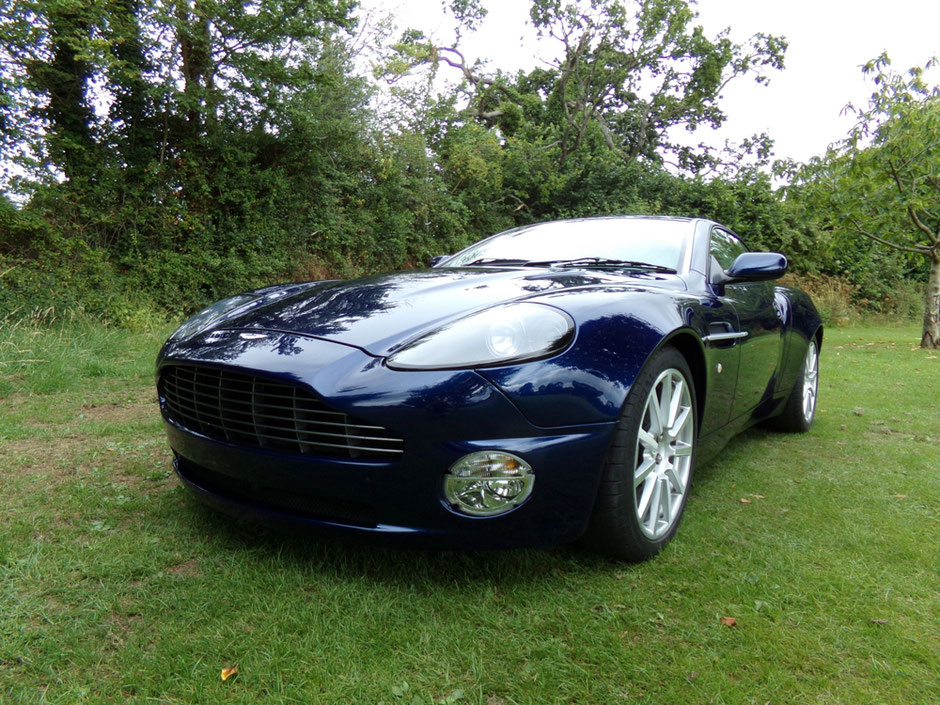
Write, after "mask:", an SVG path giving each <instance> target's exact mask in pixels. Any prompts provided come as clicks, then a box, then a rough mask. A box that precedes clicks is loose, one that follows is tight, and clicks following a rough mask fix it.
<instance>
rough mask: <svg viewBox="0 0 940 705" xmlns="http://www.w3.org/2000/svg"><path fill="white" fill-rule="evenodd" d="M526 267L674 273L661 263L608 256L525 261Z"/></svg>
mask: <svg viewBox="0 0 940 705" xmlns="http://www.w3.org/2000/svg"><path fill="white" fill-rule="evenodd" d="M525 266H526V267H610V268H612V269H645V270H648V271H651V272H662V273H663V274H675V273H676V270H675V269H673V268H672V267H664V266H663V265H661V264H651V263H649V262H638V261H636V260H629V259H610V258H608V257H578V258H577V259H556V260H542V261H532V262H526V263H525Z"/></svg>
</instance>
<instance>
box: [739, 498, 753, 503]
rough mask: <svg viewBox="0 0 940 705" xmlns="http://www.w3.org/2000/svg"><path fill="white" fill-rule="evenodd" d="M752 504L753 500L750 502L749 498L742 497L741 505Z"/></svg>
mask: <svg viewBox="0 0 940 705" xmlns="http://www.w3.org/2000/svg"><path fill="white" fill-rule="evenodd" d="M750 503H751V500H749V499H748V498H747V497H741V504H750Z"/></svg>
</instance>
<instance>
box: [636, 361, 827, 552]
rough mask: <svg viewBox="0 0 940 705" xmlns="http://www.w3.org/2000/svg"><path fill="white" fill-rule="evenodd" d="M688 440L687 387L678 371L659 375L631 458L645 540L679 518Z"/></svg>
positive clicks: (691, 418)
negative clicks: (634, 459)
mask: <svg viewBox="0 0 940 705" xmlns="http://www.w3.org/2000/svg"><path fill="white" fill-rule="evenodd" d="M814 379H815V377H814ZM694 440H695V412H694V410H693V408H692V394H691V392H690V391H689V383H688V381H687V380H686V378H685V376H684V375H683V374H682V373H681V372H680V371H679V370H677V369H675V368H672V367H671V368H669V369H666V370H663V372H662V373H661V374H660V375H659V377H657V378H656V382H655V383H654V384H653V387H652V388H651V389H650V393H649V395H648V396H647V398H646V404H645V405H644V407H643V416H642V420H641V422H640V429H639V431H638V432H637V440H636V453H635V455H634V457H635V458H636V466H635V468H634V471H633V486H634V495H635V501H634V511H635V512H636V517H637V520H638V523H639V525H640V530H641V531H642V532H643V534H644V535H645V536H646V537H647V538H650V539H653V540H656V539H659V538H660V537H662V536H664V535H665V534H666V533H668V532H669V530H670V529H671V528H672V526H673V525H674V524H675V523H676V521H678V519H679V514H680V512H681V510H682V502H683V499H684V498H685V494H686V492H687V491H688V486H689V478H690V475H691V470H692V445H693V442H694Z"/></svg>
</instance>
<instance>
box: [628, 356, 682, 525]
mask: <svg viewBox="0 0 940 705" xmlns="http://www.w3.org/2000/svg"><path fill="white" fill-rule="evenodd" d="M694 419H695V414H694V412H693V410H692V393H691V392H690V390H689V383H688V381H687V380H686V378H685V376H684V375H683V374H682V372H680V371H679V370H677V369H675V368H672V367H671V368H669V369H667V370H663V372H661V373H660V375H659V377H658V378H657V379H656V381H655V382H654V383H653V388H652V389H651V390H650V392H649V394H648V395H647V397H646V408H645V409H644V410H643V420H642V421H641V422H640V429H639V431H638V432H637V439H636V469H635V470H634V471H633V484H634V490H635V493H634V495H635V500H634V509H635V510H636V518H637V521H639V523H640V530H641V531H642V532H643V533H644V534H645V535H646V537H647V538H650V539H658V538H660V537H662V536H664V535H665V534H667V533H668V532H669V531H670V530H671V529H672V527H673V525H674V524H675V523H676V522H677V521H678V520H679V513H680V512H681V511H682V505H683V503H684V502H685V493H686V489H687V488H688V486H689V478H690V476H691V474H692V443H693V441H694V439H695V430H694V428H695V425H694Z"/></svg>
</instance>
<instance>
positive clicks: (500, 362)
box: [157, 217, 822, 560]
mask: <svg viewBox="0 0 940 705" xmlns="http://www.w3.org/2000/svg"><path fill="white" fill-rule="evenodd" d="M435 260H436V261H435V262H434V264H433V266H432V267H431V268H430V269H424V270H418V271H407V272H396V273H392V274H383V275H380V276H374V277H367V278H364V279H359V280H356V281H323V282H307V283H303V284H285V285H281V286H273V287H268V288H265V289H258V290H256V291H250V292H247V293H245V294H240V295H238V296H234V297H232V298H229V299H226V300H224V301H220V302H219V303H217V304H215V305H213V306H210V307H209V308H207V309H206V310H204V311H202V312H201V313H199V314H197V315H196V316H194V317H193V318H192V319H190V320H189V321H187V322H186V323H184V324H183V325H182V326H181V327H180V328H179V330H177V331H176V332H175V333H174V334H173V335H172V336H171V337H170V339H169V340H168V341H167V343H166V345H165V346H164V348H163V350H162V351H161V352H160V356H159V358H158V361H157V386H158V391H159V398H160V408H161V410H162V412H163V417H164V419H165V421H166V427H167V431H168V433H169V438H170V445H171V446H172V448H173V451H174V455H175V460H174V462H175V467H176V471H177V473H178V474H179V476H180V478H181V480H182V481H183V483H184V484H185V485H186V486H187V487H188V488H189V489H191V490H192V491H193V492H195V493H196V494H197V495H198V496H199V497H201V498H202V499H204V500H205V501H207V502H209V503H211V504H213V505H217V506H221V507H223V508H226V509H229V510H233V511H235V512H236V513H239V514H246V515H249V516H254V517H267V518H269V519H276V520H288V521H293V522H298V523H301V524H306V525H309V526H312V527H317V528H319V529H322V530H324V531H328V532H335V533H336V534H338V535H346V536H350V535H361V536H374V537H380V538H382V539H383V540H386V541H393V542H398V543H402V544H409V545H425V546H435V547H447V548H454V547H463V548H502V547H512V546H531V545H550V544H559V543H563V542H570V541H573V540H575V539H578V538H583V539H584V541H585V543H586V544H587V545H588V546H590V547H593V548H594V549H596V550H599V551H602V552H605V553H608V554H611V555H613V556H617V557H621V558H626V559H631V560H639V559H643V558H647V557H649V556H651V555H653V554H655V553H656V552H658V551H659V550H660V549H661V548H662V547H663V546H664V545H665V544H666V543H667V542H668V541H669V540H670V539H671V538H672V536H673V534H675V532H676V528H677V526H678V524H679V519H680V517H681V515H682V511H683V509H684V507H685V502H686V498H687V496H688V492H689V484H690V482H691V481H692V473H693V467H694V464H695V462H696V461H702V460H703V459H704V458H705V457H707V456H711V455H714V454H715V453H716V452H717V451H718V450H720V448H721V447H722V445H723V444H724V443H725V442H726V441H727V440H728V439H729V438H730V437H731V436H732V435H733V434H735V433H738V432H740V431H741V430H743V429H745V428H747V427H748V426H751V425H753V424H755V423H758V422H767V423H768V424H770V425H773V426H775V427H777V428H779V429H781V430H783V431H796V432H798V431H806V430H808V429H809V427H810V425H811V424H812V422H813V416H814V413H815V409H816V392H817V389H818V377H817V374H818V359H819V358H818V353H819V348H820V344H821V343H822V326H821V324H820V319H819V315H818V314H817V312H816V309H815V308H814V306H813V303H812V301H811V300H810V298H809V297H808V296H807V295H806V294H804V293H803V292H801V291H798V290H795V289H792V288H788V287H785V286H777V285H775V284H774V283H773V282H772V280H774V279H777V278H778V277H780V276H781V275H782V274H783V273H784V271H785V270H786V266H787V262H786V259H785V258H784V257H783V256H782V255H779V254H775V253H767V252H749V251H748V249H747V247H746V246H745V245H744V243H743V242H742V241H741V240H740V239H739V238H738V237H737V236H735V235H734V234H733V233H732V232H730V231H729V230H728V229H726V228H724V227H722V226H721V225H718V224H717V223H713V222H710V221H707V220H697V219H688V218H653V217H609V218H590V219H580V220H566V221H558V222H548V223H540V224H537V225H530V226H526V227H522V228H516V229H514V230H510V231H508V232H505V233H501V234H499V235H495V236H493V237H491V238H488V239H486V240H483V241H481V242H479V243H477V244H475V245H473V246H471V247H469V248H467V249H466V250H463V251H462V252H458V253H457V254H455V255H452V256H448V257H443V258H435Z"/></svg>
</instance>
